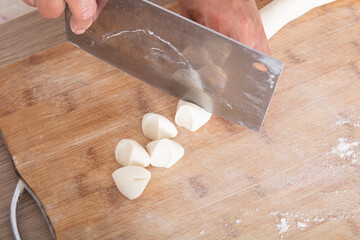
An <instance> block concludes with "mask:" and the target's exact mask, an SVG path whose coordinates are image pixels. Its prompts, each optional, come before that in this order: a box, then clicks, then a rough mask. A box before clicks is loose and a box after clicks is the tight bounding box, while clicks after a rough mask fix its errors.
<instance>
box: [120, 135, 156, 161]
mask: <svg viewBox="0 0 360 240" xmlns="http://www.w3.org/2000/svg"><path fill="white" fill-rule="evenodd" d="M115 158H116V161H118V163H120V164H121V165H123V166H140V167H147V166H149V164H150V156H149V154H148V153H147V152H146V150H145V149H144V148H143V147H142V146H141V145H140V144H139V143H137V142H136V141H134V140H131V139H123V140H121V141H120V142H119V143H118V145H117V146H116V149H115Z"/></svg>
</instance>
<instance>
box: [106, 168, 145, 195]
mask: <svg viewBox="0 0 360 240" xmlns="http://www.w3.org/2000/svg"><path fill="white" fill-rule="evenodd" d="M112 177H113V179H114V182H115V184H116V186H117V188H118V189H119V191H120V192H121V193H122V194H123V195H124V196H125V197H127V198H128V199H130V200H133V199H136V198H138V197H140V195H141V194H142V193H143V192H144V189H145V187H146V185H147V184H148V182H149V180H150V177H151V173H150V172H149V171H148V170H146V169H145V168H142V167H138V166H127V167H122V168H119V169H118V170H116V171H115V172H113V174H112Z"/></svg>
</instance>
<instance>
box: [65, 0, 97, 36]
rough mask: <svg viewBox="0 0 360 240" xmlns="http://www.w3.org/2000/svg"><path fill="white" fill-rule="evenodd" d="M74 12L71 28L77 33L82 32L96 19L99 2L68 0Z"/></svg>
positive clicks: (92, 0) (93, 0) (94, 0)
mask: <svg viewBox="0 0 360 240" xmlns="http://www.w3.org/2000/svg"><path fill="white" fill-rule="evenodd" d="M67 3H68V4H69V8H70V10H71V12H72V14H73V15H72V17H71V19H70V27H71V30H72V31H73V32H74V33H76V34H82V33H84V32H85V31H86V29H88V28H89V27H90V26H91V24H92V23H93V21H94V18H95V14H96V9H97V4H96V0H67Z"/></svg>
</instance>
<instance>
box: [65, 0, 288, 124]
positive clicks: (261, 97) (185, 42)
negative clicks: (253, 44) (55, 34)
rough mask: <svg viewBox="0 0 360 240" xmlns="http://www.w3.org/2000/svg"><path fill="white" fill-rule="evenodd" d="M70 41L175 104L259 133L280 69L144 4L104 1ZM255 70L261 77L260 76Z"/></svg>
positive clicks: (130, 0) (245, 49) (69, 34)
mask: <svg viewBox="0 0 360 240" xmlns="http://www.w3.org/2000/svg"><path fill="white" fill-rule="evenodd" d="M70 16H71V12H70V11H69V9H67V10H66V27H67V38H68V40H69V41H71V42H72V43H74V44H75V45H77V46H78V47H80V48H82V49H83V50H85V51H87V52H89V53H91V54H92V55H94V56H96V57H98V58H100V59H102V60H104V61H106V62H108V63H110V64H111V65H113V66H115V67H117V68H119V69H121V70H123V71H125V72H126V73H128V74H130V75H132V76H134V77H136V78H138V79H140V80H143V81H145V82H147V83H149V84H151V85H153V86H155V87H156V88H159V89H161V90H163V91H165V92H167V93H169V94H171V95H173V96H175V97H177V98H180V99H183V100H186V101H191V102H193V103H195V104H197V105H199V106H201V107H203V108H204V109H206V110H208V111H210V112H213V113H214V114H216V115H218V116H220V117H222V118H224V119H227V120H229V121H231V122H234V123H237V124H240V125H242V126H245V127H247V128H249V129H252V130H255V131H259V130H260V128H261V125H262V123H263V121H264V118H265V114H266V111H267V109H268V107H269V104H270V100H271V98H272V95H273V93H274V90H275V87H276V84H277V82H278V79H279V77H280V74H281V71H282V69H283V63H282V62H280V61H278V60H276V59H274V58H272V57H269V56H266V55H264V54H262V53H260V52H258V51H256V50H254V49H252V48H249V47H247V46H245V45H244V44H241V43H239V42H237V41H235V40H232V39H230V38H228V37H226V36H224V35H222V34H219V33H217V32H215V31H213V30H211V29H209V28H206V27H204V26H202V25H200V24H197V23H195V22H193V21H191V20H188V19H186V18H184V17H182V16H180V15H178V14H175V13H173V12H170V11H168V10H166V9H164V8H162V7H160V6H158V5H156V4H154V3H151V2H149V1H142V0H109V1H108V2H107V4H106V5H105V7H104V8H103V9H102V11H101V12H100V14H99V16H98V18H97V20H96V21H95V22H94V24H93V25H92V26H91V27H90V28H89V29H88V30H87V31H86V32H85V33H84V34H82V35H76V34H74V33H72V31H71V30H70V27H69V22H70V21H69V19H70ZM254 63H259V64H262V65H263V66H265V67H266V69H267V71H265V72H263V71H259V70H258V69H257V68H255V67H254Z"/></svg>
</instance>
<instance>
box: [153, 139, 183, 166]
mask: <svg viewBox="0 0 360 240" xmlns="http://www.w3.org/2000/svg"><path fill="white" fill-rule="evenodd" d="M146 149H147V150H148V152H149V154H150V156H151V165H152V166H154V167H165V168H170V167H171V166H173V165H174V164H175V163H176V162H177V161H179V160H180V159H181V158H182V157H183V156H184V148H183V147H182V146H181V145H180V144H178V143H177V142H175V141H173V140H170V139H161V140H156V141H152V142H150V143H149V144H148V145H147V146H146Z"/></svg>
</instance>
